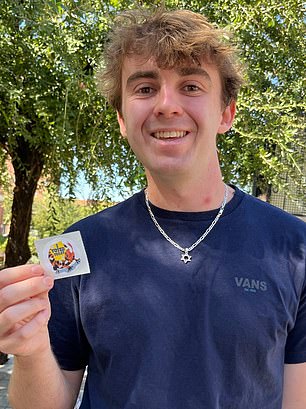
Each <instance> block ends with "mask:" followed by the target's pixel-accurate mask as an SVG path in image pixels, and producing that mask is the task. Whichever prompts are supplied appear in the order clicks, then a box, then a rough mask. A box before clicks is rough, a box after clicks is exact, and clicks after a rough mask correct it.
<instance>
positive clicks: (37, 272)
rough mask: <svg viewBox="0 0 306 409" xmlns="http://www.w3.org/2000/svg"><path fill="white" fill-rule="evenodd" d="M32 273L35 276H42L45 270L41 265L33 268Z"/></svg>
mask: <svg viewBox="0 0 306 409" xmlns="http://www.w3.org/2000/svg"><path fill="white" fill-rule="evenodd" d="M31 272H32V274H34V275H37V276H41V275H42V274H43V270H42V268H41V266H40V265H39V264H36V265H34V266H32V268H31Z"/></svg>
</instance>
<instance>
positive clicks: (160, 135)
mask: <svg viewBox="0 0 306 409" xmlns="http://www.w3.org/2000/svg"><path fill="white" fill-rule="evenodd" d="M185 135H187V132H186V131H159V132H154V133H153V136H154V138H157V139H171V138H183V137H184V136H185Z"/></svg>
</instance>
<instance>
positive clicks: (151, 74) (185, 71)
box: [126, 66, 211, 86]
mask: <svg viewBox="0 0 306 409" xmlns="http://www.w3.org/2000/svg"><path fill="white" fill-rule="evenodd" d="M175 71H176V72H177V73H178V75H180V76H182V77H187V76H189V75H200V76H202V77H204V78H205V79H206V80H208V81H209V82H211V78H210V75H209V74H208V72H207V71H205V70H204V68H202V67H195V66H191V67H178V68H176V69H175ZM142 78H148V79H153V80H157V79H158V78H159V74H158V72H157V71H154V70H148V71H141V70H139V71H136V72H134V73H133V74H131V75H130V76H129V77H128V79H127V82H126V83H127V86H129V85H130V84H131V83H133V82H134V81H137V80H139V79H142Z"/></svg>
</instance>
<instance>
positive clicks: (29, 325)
mask: <svg viewBox="0 0 306 409" xmlns="http://www.w3.org/2000/svg"><path fill="white" fill-rule="evenodd" d="M52 287H53V278H51V277H49V276H46V275H45V274H44V270H43V269H42V267H41V266H39V265H33V264H32V265H30V264H27V265H23V266H18V267H13V268H8V269H5V270H2V271H0V351H2V352H4V353H9V354H14V355H16V356H30V355H33V354H35V353H39V352H42V351H43V350H44V349H46V348H49V347H50V342H49V334H48V328H47V324H48V321H49V318H50V315H51V309H50V303H49V298H48V292H49V290H50V289H51V288H52Z"/></svg>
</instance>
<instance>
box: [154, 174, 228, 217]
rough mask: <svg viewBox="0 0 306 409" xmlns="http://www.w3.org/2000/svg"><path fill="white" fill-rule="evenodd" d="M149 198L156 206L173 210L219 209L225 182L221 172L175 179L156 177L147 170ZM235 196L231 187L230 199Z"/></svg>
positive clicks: (198, 210)
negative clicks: (192, 177) (191, 178)
mask: <svg viewBox="0 0 306 409" xmlns="http://www.w3.org/2000/svg"><path fill="white" fill-rule="evenodd" d="M147 180H148V188H147V193H148V198H149V200H150V202H151V203H153V204H154V205H155V206H157V207H160V208H162V209H166V210H172V211H185V212H200V211H208V210H213V209H217V208H219V207H220V205H221V202H222V200H223V197H224V189H225V186H224V182H223V180H222V176H221V172H220V171H219V172H213V173H211V174H209V175H207V177H206V178H205V177H202V178H196V179H195V180H190V179H188V181H186V183H184V181H183V180H179V181H175V182H174V181H173V180H171V179H170V180H169V179H167V178H160V177H154V175H152V174H150V173H148V172H147ZM232 196H233V189H231V188H230V189H229V195H228V200H230V199H231V198H232Z"/></svg>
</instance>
